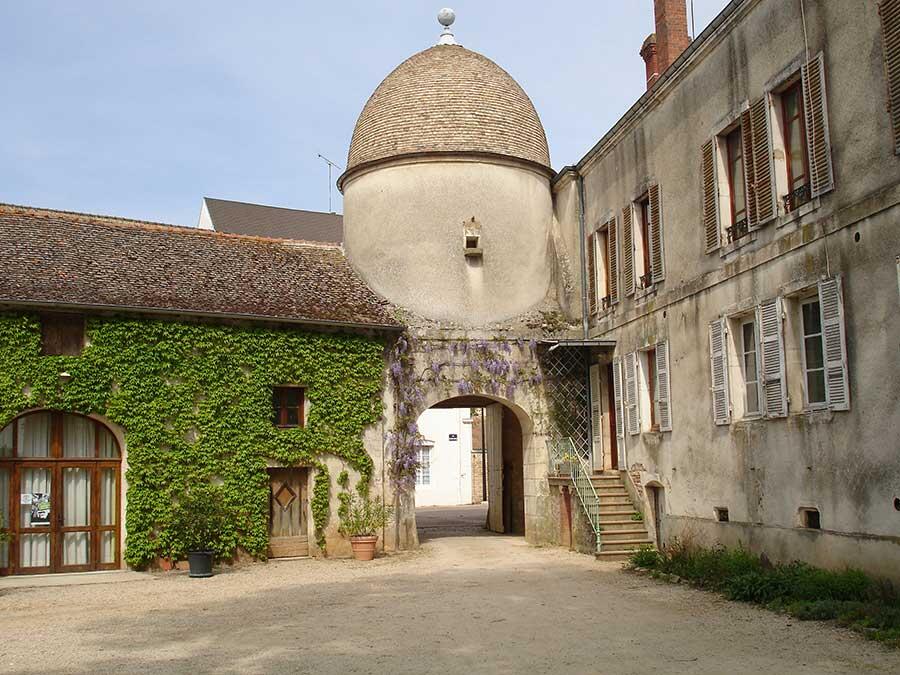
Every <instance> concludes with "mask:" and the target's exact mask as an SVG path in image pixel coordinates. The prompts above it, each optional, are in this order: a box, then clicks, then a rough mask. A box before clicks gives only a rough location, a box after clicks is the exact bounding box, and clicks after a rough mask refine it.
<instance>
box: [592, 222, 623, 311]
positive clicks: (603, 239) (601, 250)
mask: <svg viewBox="0 0 900 675" xmlns="http://www.w3.org/2000/svg"><path fill="white" fill-rule="evenodd" d="M615 227H616V221H615V219H612V220H610V221H609V222H607V223H605V224H604V225H603V226H602V227H600V228H599V229H598V230H596V231H595V232H594V233H593V234H591V235H590V237H589V238H588V267H589V268H590V280H591V282H590V283H591V284H592V285H591V288H590V289H589V291H590V300H591V313H592V314H597V313H603V312H605V311H606V310H608V309H609V308H610V307H612V306H613V305H614V304H615V303H616V302H618V279H617V278H616V274H617V269H616V268H617V265H616V258H617V253H618V252H617V251H616V241H615Z"/></svg>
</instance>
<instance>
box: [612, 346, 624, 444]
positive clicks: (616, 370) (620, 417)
mask: <svg viewBox="0 0 900 675" xmlns="http://www.w3.org/2000/svg"><path fill="white" fill-rule="evenodd" d="M613 397H614V398H615V399H616V413H615V414H616V438H622V439H624V438H625V406H624V403H623V401H622V359H620V358H618V357H616V358H615V359H613ZM621 445H622V444H621V443H619V446H621Z"/></svg>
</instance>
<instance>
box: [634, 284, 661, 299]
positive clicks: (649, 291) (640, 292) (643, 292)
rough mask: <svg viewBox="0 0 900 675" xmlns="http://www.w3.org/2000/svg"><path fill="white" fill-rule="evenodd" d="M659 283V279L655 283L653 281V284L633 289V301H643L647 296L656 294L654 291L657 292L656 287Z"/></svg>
mask: <svg viewBox="0 0 900 675" xmlns="http://www.w3.org/2000/svg"><path fill="white" fill-rule="evenodd" d="M661 283H662V282H661V281H660V282H657V283H655V284H650V285H649V286H647V287H646V288H636V289H635V290H634V301H635V303H638V302H643V301H644V300H646V299H647V298H649V297H651V296H654V295H656V293H657V287H658V286H659V285H660V284H661Z"/></svg>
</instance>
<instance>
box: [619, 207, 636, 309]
mask: <svg viewBox="0 0 900 675" xmlns="http://www.w3.org/2000/svg"><path fill="white" fill-rule="evenodd" d="M622 274H623V276H624V278H623V280H622V281H623V283H624V284H625V295H631V294H632V293H634V224H633V223H632V214H631V204H629V205H628V206H626V207H625V208H624V209H622Z"/></svg>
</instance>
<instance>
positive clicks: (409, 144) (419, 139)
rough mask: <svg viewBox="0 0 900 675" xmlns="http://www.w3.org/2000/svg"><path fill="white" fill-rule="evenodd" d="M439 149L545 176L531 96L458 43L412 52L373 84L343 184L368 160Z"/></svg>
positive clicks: (544, 152) (545, 154)
mask: <svg viewBox="0 0 900 675" xmlns="http://www.w3.org/2000/svg"><path fill="white" fill-rule="evenodd" d="M440 153H448V154H459V153H475V154H488V155H498V156H502V157H508V158H515V159H519V160H523V161H525V162H528V163H531V164H536V165H538V166H540V167H543V168H544V169H546V171H547V172H548V173H550V151H549V149H548V147H547V137H546V135H545V134H544V127H543V125H542V124H541V120H540V118H539V117H538V114H537V111H535V109H534V105H533V104H532V103H531V99H529V98H528V95H527V94H526V93H525V92H524V91H523V89H522V87H520V86H519V84H518V83H517V82H516V81H515V80H514V79H513V78H512V77H511V76H510V75H509V73H507V72H506V71H505V70H503V69H502V68H501V67H500V66H498V65H497V64H496V63H494V62H493V61H491V60H490V59H488V58H486V57H484V56H482V55H481V54H478V53H476V52H473V51H471V50H469V49H465V48H464V47H461V46H459V45H455V44H439V45H437V46H434V47H431V48H430V49H426V50H425V51H422V52H419V53H418V54H415V55H413V56H411V57H410V58H408V59H407V60H406V61H404V62H403V63H401V64H400V65H399V66H397V68H396V69H395V70H394V71H393V72H392V73H391V74H390V75H388V76H387V77H386V78H385V79H384V81H383V82H382V83H381V84H380V85H379V86H378V88H377V89H376V90H375V93H373V94H372V96H371V97H370V98H369V100H368V102H367V103H366V105H365V107H364V108H363V111H362V113H361V114H360V116H359V119H358V120H357V122H356V128H355V129H354V131H353V140H352V141H351V142H350V153H349V155H348V157H347V170H346V172H345V173H344V176H342V178H341V182H343V180H344V179H346V177H347V176H348V175H349V174H350V173H351V172H353V171H354V170H355V169H358V168H361V167H364V166H368V165H370V164H372V163H376V162H380V161H383V160H387V159H393V158H398V157H404V156H411V155H412V156H414V155H423V154H440Z"/></svg>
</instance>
